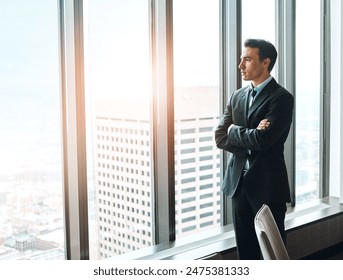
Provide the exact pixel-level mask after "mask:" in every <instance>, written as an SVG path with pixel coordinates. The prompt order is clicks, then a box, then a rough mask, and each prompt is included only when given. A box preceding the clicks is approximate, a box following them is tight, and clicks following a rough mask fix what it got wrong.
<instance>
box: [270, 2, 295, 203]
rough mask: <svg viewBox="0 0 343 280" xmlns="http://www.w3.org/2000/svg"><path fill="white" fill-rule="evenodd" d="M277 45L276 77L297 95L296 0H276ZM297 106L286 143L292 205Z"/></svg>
mask: <svg viewBox="0 0 343 280" xmlns="http://www.w3.org/2000/svg"><path fill="white" fill-rule="evenodd" d="M275 4H276V5H275V7H276V13H275V15H276V18H275V20H276V25H277V28H276V34H275V36H276V47H277V49H278V60H277V65H276V76H277V77H276V78H277V80H278V82H279V83H280V84H281V85H283V86H284V87H285V88H286V89H287V90H288V91H289V92H291V93H292V94H293V95H294V98H295V97H296V81H295V77H296V65H295V58H296V55H295V54H296V51H295V46H296V34H295V25H296V21H295V19H296V10H295V0H276V2H275ZM295 111H296V110H295V108H294V115H293V123H292V126H291V129H290V132H289V135H288V138H287V141H286V143H285V152H284V154H285V161H286V166H287V170H288V179H289V183H290V189H291V198H292V206H294V205H295V198H296V189H295V187H296V186H295V175H296V172H295V137H296V135H295V127H296V123H295Z"/></svg>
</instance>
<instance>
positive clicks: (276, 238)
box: [255, 204, 289, 260]
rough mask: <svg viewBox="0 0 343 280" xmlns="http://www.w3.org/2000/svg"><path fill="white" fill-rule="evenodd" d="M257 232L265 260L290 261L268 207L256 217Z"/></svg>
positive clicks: (264, 206) (264, 207) (265, 206)
mask: <svg viewBox="0 0 343 280" xmlns="http://www.w3.org/2000/svg"><path fill="white" fill-rule="evenodd" d="M255 231H256V235H257V239H258V242H259V244H260V248H261V253H262V256H263V259H265V260H289V256H288V253H287V250H286V247H285V244H284V243H283V240H282V238H281V235H280V232H279V229H278V227H277V225H276V223H275V220H274V217H273V214H272V212H271V211H270V209H269V207H268V205H265V204H264V205H262V207H261V209H260V210H259V211H258V212H257V214H256V216H255Z"/></svg>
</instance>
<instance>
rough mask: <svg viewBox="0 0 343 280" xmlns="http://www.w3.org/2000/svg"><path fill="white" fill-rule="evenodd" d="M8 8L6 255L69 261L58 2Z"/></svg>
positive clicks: (0, 210)
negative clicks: (66, 239) (64, 215)
mask: <svg viewBox="0 0 343 280" xmlns="http://www.w3.org/2000/svg"><path fill="white" fill-rule="evenodd" d="M0 6H1V9H0V26H1V29H0V73H1V74H0V76H1V83H0V99H1V102H0V119H1V121H0V133H1V137H0V155H1V156H0V225H1V226H0V251H1V254H0V259H64V258H65V256H64V220H63V195H62V166H61V151H62V148H61V123H60V94H59V62H58V29H57V27H58V22H57V14H58V13H57V4H56V1H36V0H33V1H18V0H15V1H3V0H1V1H0Z"/></svg>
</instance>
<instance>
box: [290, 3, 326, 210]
mask: <svg viewBox="0 0 343 280" xmlns="http://www.w3.org/2000/svg"><path fill="white" fill-rule="evenodd" d="M308 7H311V13H309V12H308ZM296 10H297V17H296V23H297V26H296V34H297V36H296V42H297V44H296V57H297V58H298V59H297V60H296V81H297V83H296V104H297V106H296V113H295V116H296V120H295V122H296V124H297V125H296V202H297V203H299V202H303V201H306V200H309V199H314V198H318V197H319V170H320V169H319V164H320V157H319V155H320V154H319V153H320V0H315V1H310V0H305V1H297V2H296ZM305 17H306V20H305V21H304V20H303V18H305ZM309 28H311V30H312V31H314V32H308V30H309ZM315 31H317V32H315ZM309 42H311V43H310V45H309ZM305 57H306V58H307V59H310V64H308V63H307V66H305V64H304V63H303V59H302V58H305ZM309 65H310V68H311V69H310V71H309V69H308V66H309Z"/></svg>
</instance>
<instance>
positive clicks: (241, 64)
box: [238, 61, 244, 69]
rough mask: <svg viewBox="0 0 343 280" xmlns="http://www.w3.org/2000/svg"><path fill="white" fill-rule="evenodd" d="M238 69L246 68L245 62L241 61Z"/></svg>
mask: <svg viewBox="0 0 343 280" xmlns="http://www.w3.org/2000/svg"><path fill="white" fill-rule="evenodd" d="M238 68H239V69H243V68H244V65H243V61H241V63H240V64H238Z"/></svg>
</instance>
